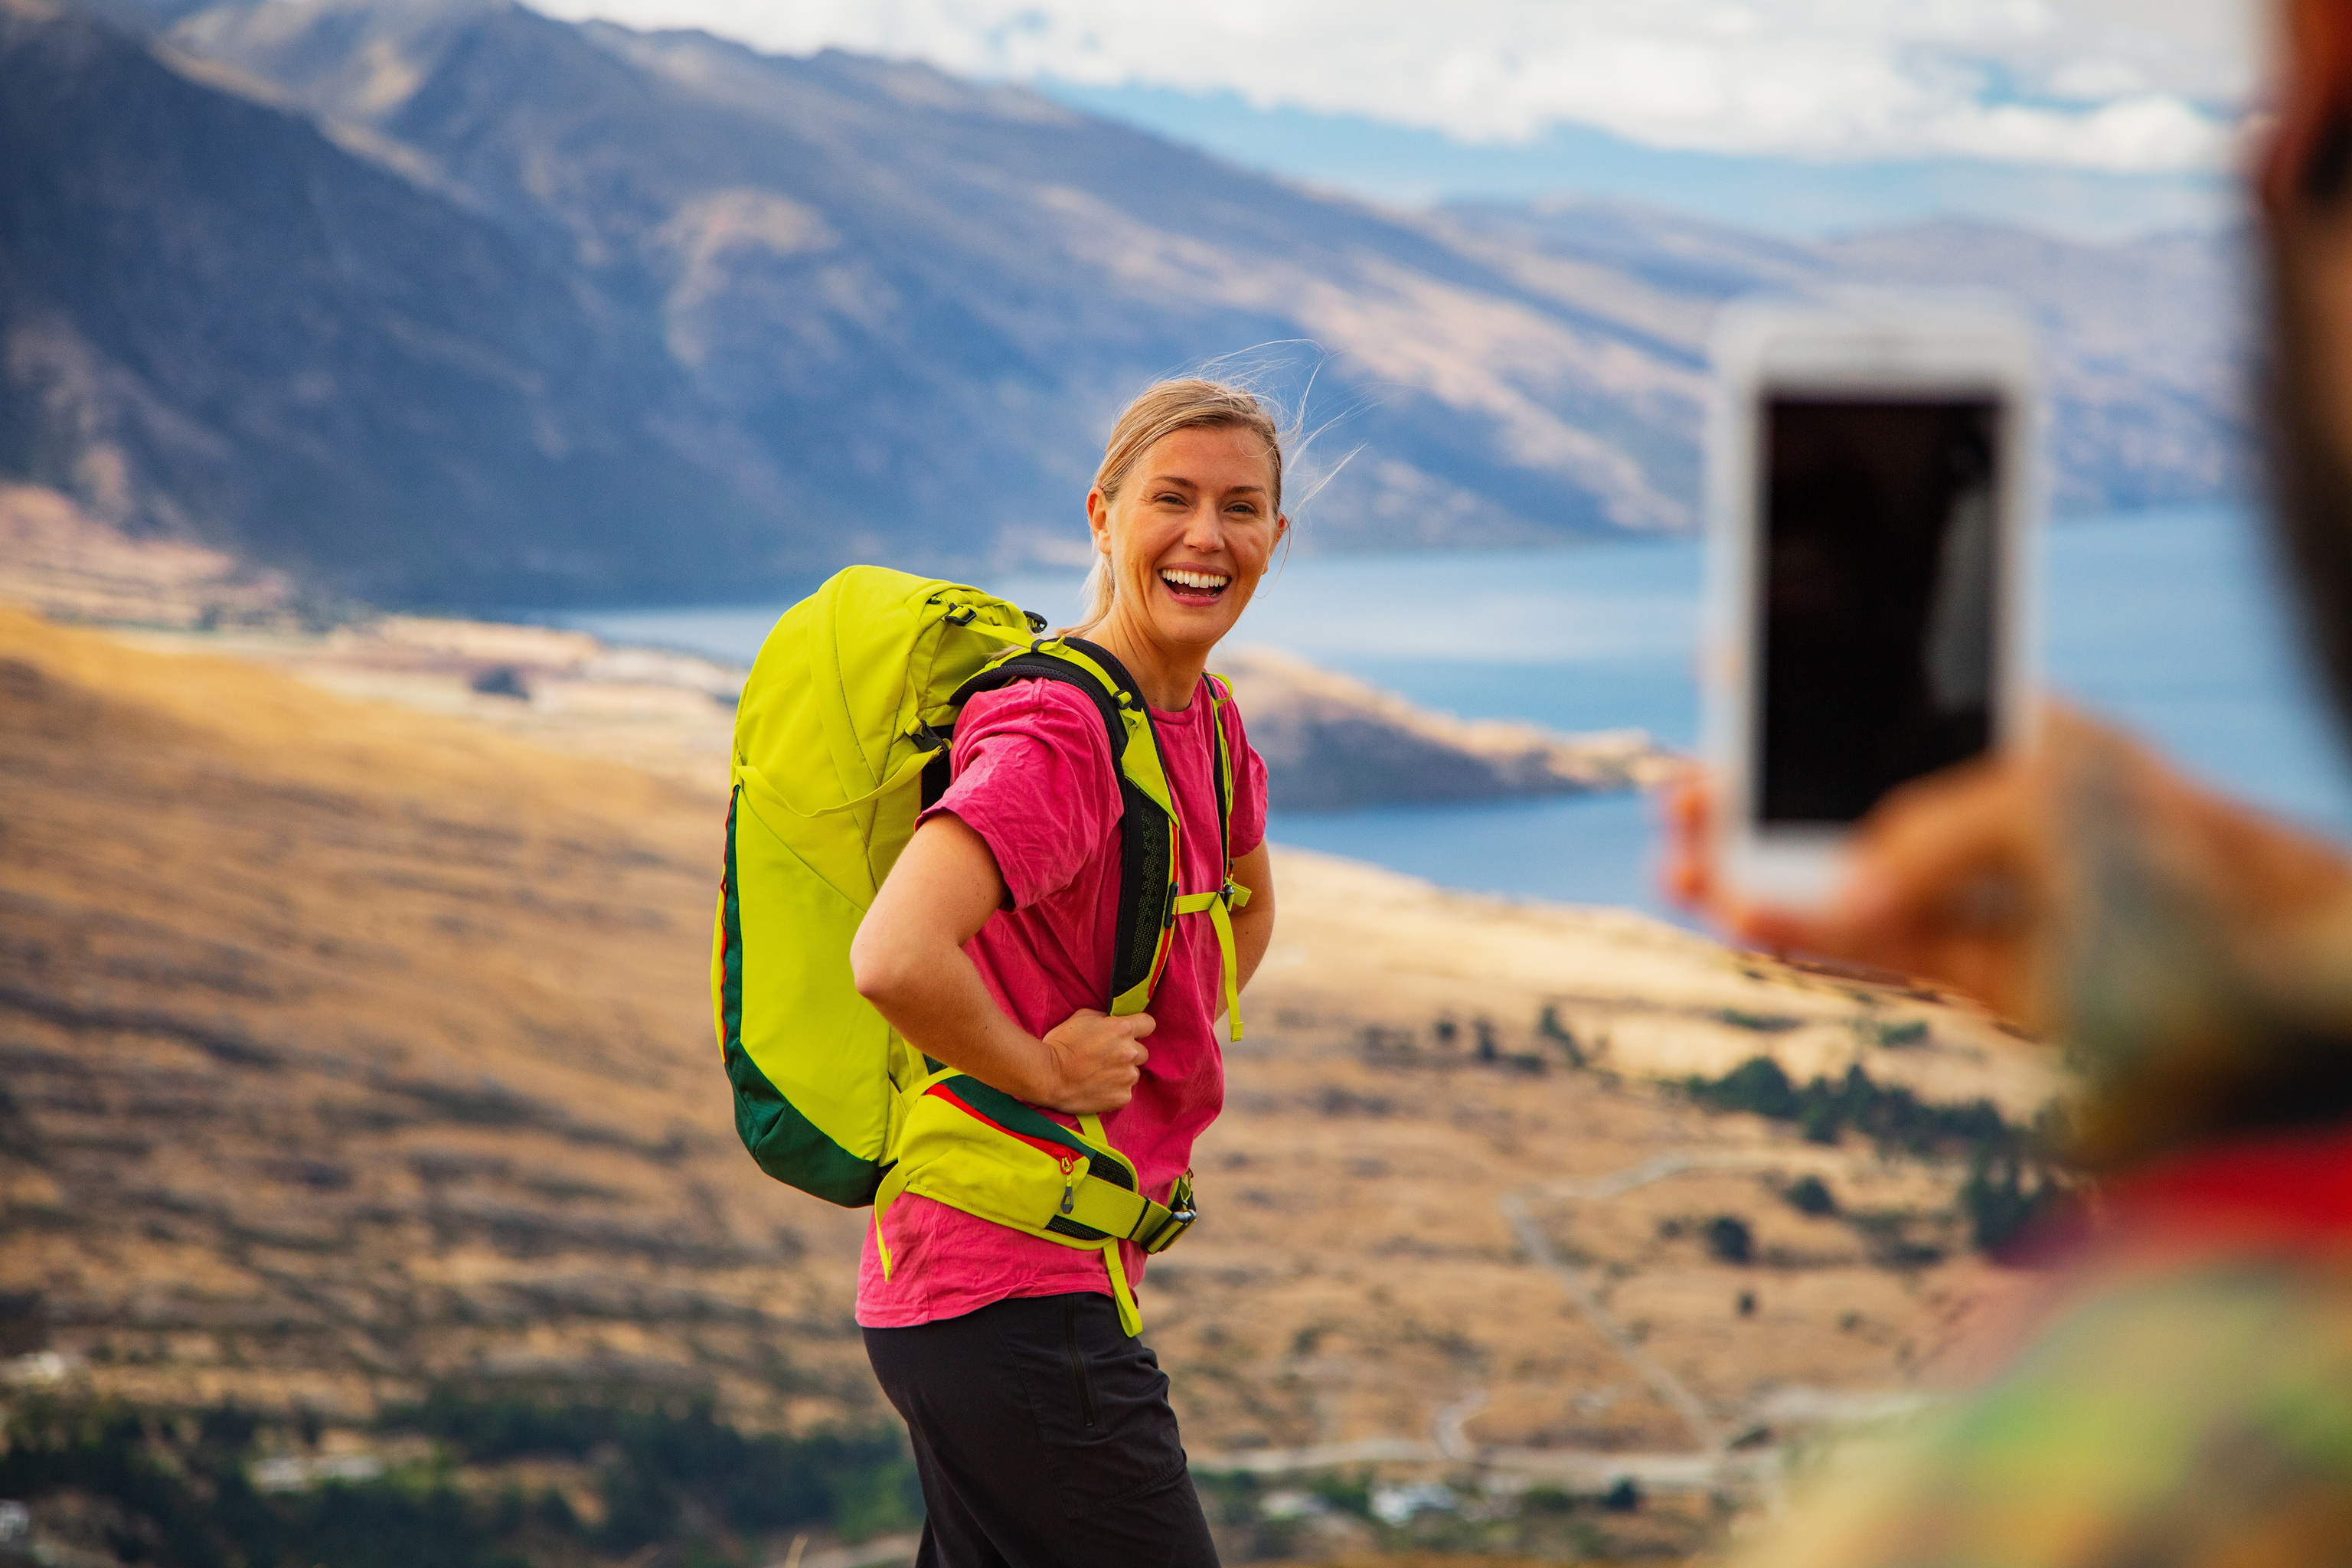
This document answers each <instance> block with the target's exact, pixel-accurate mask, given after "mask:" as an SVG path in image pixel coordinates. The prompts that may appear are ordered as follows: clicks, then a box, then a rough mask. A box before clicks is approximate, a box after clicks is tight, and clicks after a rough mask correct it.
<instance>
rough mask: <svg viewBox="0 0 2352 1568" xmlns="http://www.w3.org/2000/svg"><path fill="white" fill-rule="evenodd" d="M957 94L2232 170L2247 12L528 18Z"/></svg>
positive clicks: (2191, 0)
mask: <svg viewBox="0 0 2352 1568" xmlns="http://www.w3.org/2000/svg"><path fill="white" fill-rule="evenodd" d="M535 3H537V4H539V5H541V8H543V9H545V10H548V11H550V12H551V13H553V14H555V15H559V16H570V17H581V16H604V17H608V18H610V19H612V20H614V21H617V22H622V23H625V24H627V25H629V26H640V27H661V26H673V27H676V26H698V27H707V28H709V30H710V31H712V32H715V33H719V34H721V35H724V36H727V37H735V38H740V39H741V40H743V41H745V42H747V43H750V44H752V45H754V46H755V47H761V48H765V49H770V50H775V51H778V52H782V53H791V54H804V53H809V52H812V51H814V50H815V49H819V48H822V47H827V46H835V47H843V48H848V49H855V50H858V51H861V52H865V53H870V54H879V55H885V56H889V57H893V58H911V59H921V60H925V61H928V62H929V63H930V64H933V65H936V66H938V67H940V68H943V69H946V70H950V71H953V72H956V73H959V74H962V75H968V76H980V77H988V78H995V79H1015V80H1034V79H1060V80H1063V81H1066V82H1072V83H1077V84H1083V85H1088V86H1098V87H1113V86H1142V87H1154V88H1169V89H1177V90H1181V91H1188V92H1216V91H1225V92H1233V93H1235V94H1238V95H1239V96H1241V97H1242V98H1243V99H1244V100H1247V101H1248V102H1250V103H1252V104H1253V105H1255V106H1257V107H1260V108H1287V109H1300V110H1311V111H1317V112H1322V113H1332V114H1349V115H1359V116H1367V117H1370V118H1372V119H1377V120H1381V121H1389V122H1391V123H1394V124H1399V125H1406V126H1412V127H1417V128H1422V129H1427V130H1433V131H1437V132H1443V133H1444V134H1445V135H1447V136H1450V137H1452V138H1454V139H1455V140H1456V141H1459V142H1465V143H1470V144H1498V143H1501V144H1510V143H1522V142H1527V141H1528V140H1531V139H1533V138H1535V137H1538V136H1540V135H1541V134H1542V133H1543V132H1546V131H1547V130H1549V129H1550V128H1552V127H1554V126H1558V125H1562V124H1580V125H1590V126H1594V127H1598V128H1600V129H1601V130H1604V131H1608V132H1612V133H1614V134H1616V135H1619V136H1622V137H1625V138H1627V139H1629V140H1632V141H1635V142H1643V143H1645V144H1648V145H1651V146H1657V147H1670V148H1682V149H1692V150H1703V151H1713V152H1738V153H1775V154H1783V155H1790V156H1797V157H1813V158H1826V159H1871V160H1877V159H1890V158H1920V157H1937V156H1962V157H1971V158H1990V159H1996V160H2003V161H2009V162H2014V163H2032V164H2046V165H2054V166H2059V167H2072V168H2080V169H2094V170H2104V171H2111V172H2120V173H2140V172H2168V171H2192V170H2203V169H2214V168H2219V167H2222V166H2224V165H2226V164H2227V163H2229V162H2230V160H2231V143H2232V140H2233V127H2234V123H2235V121H2236V119H2237V117H2238V111H2239V108H2240V106H2241V105H2242V103H2243V102H2244V101H2245V100H2246V98H2247V96H2248V94H2249V92H2250V90H2251V89H2250V83H2251V81H2252V62H2253V60H2254V58H2255V57H2256V55H2257V54H2258V52H2259V51H2258V47H2257V42H2256V39H2255V37H2254V22H2253V10H2254V0H1448V3H1447V4H1445V5H1442V6H1441V5H1430V4H1428V3H1427V0H1187V3H1186V4H1183V5H1170V4H1168V3H1167V0H796V3H794V4H792V5H775V4H773V3H772V0H535Z"/></svg>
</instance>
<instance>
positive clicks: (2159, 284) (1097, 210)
mask: <svg viewBox="0 0 2352 1568" xmlns="http://www.w3.org/2000/svg"><path fill="white" fill-rule="evenodd" d="M125 22H130V23H134V24H140V25H142V26H144V27H145V28H146V31H144V32H143V33H142V34H139V35H137V36H134V34H133V33H131V32H125V31H119V30H116V29H117V26H118V25H119V24H123V23H125ZM0 213H5V222H0V274H5V276H6V277H7V278H8V279H9V280H10V287H9V288H8V289H7V290H6V291H5V297H0V344H5V353H0V479H13V480H17V481H23V482H27V483H33V484H38V485H42V486H46V487H47V488H50V489H57V490H59V491H62V492H64V493H66V494H68V495H69V496H71V497H72V498H73V499H74V500H75V502H76V503H77V504H78V505H79V506H81V507H82V508H83V509H85V510H89V511H90V512H91V513H93V514H94V515H96V516H98V517H100V519H102V520H103V521H107V522H108V523H110V524H112V525H115V526H118V527H121V528H124V529H127V530H129V531H131V533H132V534H134V535H139V534H161V535H163V536H167V537H171V538H174V539H178V540H181V541H183V542H193V543H195V544H199V545H202V546H205V547H206V548H210V549H215V550H218V551H223V552H227V553H228V554H229V555H231V556H233V557H234V558H236V559H237V560H239V561H241V562H244V563H247V564H248V565H249V566H251V567H253V568H255V569H274V570H278V571H282V572H287V573H289V574H293V575H295V576H296V577H297V578H299V580H300V581H301V582H302V584H304V586H305V589H306V591H308V592H310V593H313V594H321V593H323V594H340V595H353V596H357V597H361V598H364V599H367V600H370V601H371V602H375V603H385V604H397V605H410V606H415V605H442V606H448V605H476V606H479V605H509V606H511V605H530V604H540V605H546V604H555V603H565V602H590V601H599V602H607V603H610V602H615V601H621V602H630V601H634V602H639V603H643V602H648V601H652V600H657V599H674V600H679V601H686V600H692V599H698V598H701V599H708V598H709V597H711V596H713V595H723V594H733V595H743V594H770V593H774V592H776V591H777V590H779V589H781V588H789V587H791V586H792V585H793V584H798V583H802V582H803V581H804V580H805V579H806V578H807V577H808V576H809V574H813V573H816V572H820V571H822V570H824V569H825V568H828V567H830V566H833V565H836V564H839V563H844V562H845V561H847V560H850V559H858V558H863V559H883V560H890V561H894V562H897V563H903V564H908V565H926V566H935V567H940V568H942V569H952V570H955V571H957V572H959V573H962V572H967V571H971V570H976V569H977V568H978V567H980V566H981V565H983V564H985V565H992V566H1000V567H1001V566H1005V565H1010V564H1014V563H1023V562H1030V561H1046V560H1057V559H1059V558H1060V556H1061V554H1062V553H1064V552H1066V551H1067V550H1068V549H1069V548H1071V546H1070V545H1069V542H1068V541H1067V540H1066V539H1064V538H1062V537H1061V536H1059V535H1057V534H1052V533H1048V532H1047V531H1044V530H1043V529H1042V528H1041V526H1040V524H1039V522H1038V521H1037V520H1038V519H1039V518H1041V517H1045V516H1050V515H1055V514H1056V513H1057V512H1066V509H1067V507H1068V506H1069V505H1070V504H1071V503H1072V501H1073V500H1074V498H1075V497H1076V495H1077V494H1079V493H1080V491H1081V490H1082V489H1083V486H1084V484H1085V482H1086V479H1087V476H1088V474H1089V473H1090V472H1091V468H1092V458H1091V453H1092V451H1093V449H1094V444H1095V443H1096V442H1097V440H1099V438H1100V436H1101V434H1102V432H1103V430H1104V428H1105V427H1106V426H1107V424H1108V420H1109V418H1110V416H1111V415H1112V412H1113V411H1114V410H1115V409H1116V408H1117V407H1118V405H1119V404H1120V403H1121V402H1122V401H1123V400H1124V399H1125V398H1126V397H1127V396H1129V395H1131V394H1132V393H1133V392H1134V391H1135V390H1136V389H1137V388H1138V387H1139V386H1140V385H1141V384H1143V383H1144V382H1146V381H1148V380H1149V379H1150V378H1151V377H1153V376H1155V375H1159V374H1165V373H1166V372H1167V371H1168V370H1169V369H1170V368H1171V367H1174V366H1182V365H1187V364H1193V363H1201V362H1203V361H1208V360H1215V359H1219V358H1220V357H1221V356H1234V355H1237V354H1238V355H1242V356H1243V361H1242V362H1239V363H1246V362H1247V361H1248V360H1249V359H1250V358H1251V356H1252V354H1253V352H1254V351H1256V350H1259V349H1261V348H1263V347H1265V346H1266V345H1275V347H1273V348H1272V349H1270V350H1269V351H1268V353H1267V354H1266V355H1264V356H1258V357H1270V358H1271V359H1273V360H1276V361H1286V362H1288V363H1287V364H1286V368H1278V369H1276V370H1272V371H1269V373H1268V374H1270V375H1271V376H1272V379H1273V382H1274V383H1275V384H1277V385H1278V386H1285V387H1289V388H1292V389H1296V388H1297V386H1298V385H1300V384H1302V383H1303V381H1304V379H1305V377H1306V374H1307V372H1308V371H1310V370H1313V369H1315V368H1317V367H1318V366H1320V370H1321V374H1320V379H1319V381H1318V385H1319V386H1320V387H1321V388H1322V389H1323V390H1322V392H1321V393H1320V394H1318V398H1317V400H1316V404H1315V406H1314V407H1312V408H1310V409H1308V410H1307V423H1308V426H1310V427H1319V426H1323V425H1325V424H1326V423H1327V422H1330V421H1336V423H1333V424H1332V425H1331V427H1330V428H1328V430H1326V431H1325V432H1324V434H1323V436H1322V437H1321V439H1320V440H1319V441H1318V442H1317V443H1316V444H1315V447H1314V452H1313V454H1312V455H1310V456H1309V458H1307V460H1306V461H1305V462H1304V464H1303V465H1302V468H1301V478H1302V480H1303V481H1305V484H1311V483H1312V482H1313V481H1314V480H1315V479H1317V478H1318V477H1323V476H1327V475H1328V473H1329V472H1330V470H1331V469H1332V468H1334V466H1335V465H1337V464H1338V462H1339V459H1340V458H1343V457H1347V456H1349V454H1352V460H1350V461H1348V462H1347V463H1346V464H1345V466H1344V467H1342V468H1339V472H1338V477H1337V479H1334V480H1333V481H1332V482H1331V484H1330V485H1329V486H1328V489H1325V490H1324V491H1323V492H1322V494H1321V495H1320V496H1319V497H1318V499H1317V500H1316V503H1315V504H1314V505H1313V506H1312V507H1311V508H1309V509H1307V513H1306V519H1307V527H1306V528H1305V529H1304V531H1303V532H1302V535H1301V538H1302V545H1303V547H1307V548H1320V549H1330V550H1338V549H1351V548H1370V547H1395V546H1400V545H1412V546H1437V547H1459V546H1479V545H1499V544H1526V543H1537V542H1556V541H1559V540H1562V539H1568V538H1572V537H1576V536H1578V535H1580V534H1589V533H1591V532H1594V531H1615V530H1626V529H1634V530H1643V529H1679V528H1685V527H1687V526H1689V525H1690V523H1691V522H1692V520H1693V516H1694V511H1693V509H1694V505H1695V497H1696V471H1697V470H1696V463H1697V438H1698V429H1699V409H1700V404H1701V398H1702V395H1703V392H1704V374H1703V360H1704V352H1703V345H1704V338H1705V331H1706V322H1707V321H1708V319H1709V316H1710V314H1711V312H1712V311H1713V310H1714V309H1715V308H1716V306H1717V305H1718V304H1719V303H1720V302H1721V301H1722V300H1725V299H1727V298H1729V297H1731V296H1733V295H1736V294H1739V293H1744V292H1748V291H1751V290H1754V289H1780V290H1784V291H1795V292H1799V293H1804V292H1816V291H1820V290H1823V289H1837V288H1843V287H1847V286H1851V285H1854V284H1858V283H1859V284H1874V285H1921V284H1927V285H1936V286H1947V285H1953V284H1968V285H1976V286H1988V287H1991V288H1994V289H2000V290H2003V291H2007V292H2009V293H2011V295H2013V296H2015V297H2017V298H2018V299H2019V300H2021V302H2022V303H2023V305H2024V306H2025V307H2026V308H2027V309H2029V310H2031V311H2032V313H2033V315H2034V316H2035V317H2036V319H2037V321H2039V322H2040V323H2041V325H2042V328H2043V329H2044V331H2045V335H2046V341H2047V344H2048V349H2049V353H2048V361H2049V365H2048V368H2049V372H2050V384H2051V386H2052V389H2053V397H2054V406H2053V415H2054V424H2053V440H2054V443H2055V447H2054V450H2055V457H2056V462H2055V475H2054V478H2055V483H2056V489H2057V493H2058V495H2059V498H2060V500H2061V503H2062V504H2063V505H2064V506H2066V507H2068V508H2070V509H2084V508H2095V507H2101V506H2110V505H2123V504H2149V503H2156V502H2164V501H2180V500H2199V499H2207V498H2211V497H2213V496H2216V495H2218V494H2222V493H2225V492H2228V491H2230V490H2231V489H2232V488H2233V487H2235V486H2237V485H2239V484H2240V483H2241V482H2242V473H2241V469H2242V462H2241V454H2240V446H2241V444H2242V443H2241V425H2242V420H2241V417H2240V413H2239V411H2240V408H2241V406H2242V398H2241V396H2240V388H2239V384H2238V383H2239V379H2240V364H2239V362H2240V359H2241V356H2242V351H2241V345H2242V342H2244V337H2243V333H2242V324H2241V322H2240V320H2239V317H2238V315H2237V313H2236V312H2235V311H2234V310H2231V308H2230V302H2231V300H2234V298H2235V288H2234V285H2233V283H2232V282H2231V279H2234V277H2235V276H2236V271H2235V268H2234V263H2233V260H2232V252H2231V249H2230V247H2229V245H2228V243H2227V242H2226V241H2208V240H2200V239H2189V238H2182V239H2171V240H2159V241H2153V242H2149V243H2147V244H2142V245H2136V246H2122V247H2095V246H2080V245H2067V244H2064V243H2062V242H2058V241H2054V240H2049V239H2045V238H2042V237H2035V236H2031V235H2024V234H2021V233H2018V232H2016V231H2011V230H2003V229H1997V228H1987V227H1949V226H1946V227H1931V228H1927V229H1916V230H1904V231H1896V232H1892V233H1888V234H1883V235H1874V236H1864V237H1855V238H1853V239H1849V240H1844V241H1840V242H1837V243H1835V244H1822V245H1795V244H1790V243H1786V242H1780V241H1774V240H1769V239H1765V238H1761V237H1756V236H1752V235H1745V234H1740V233H1738V232H1736V231H1732V230H1727V229H1721V228H1716V227H1711V226H1706V225H1703V224H1696V223H1691V222H1686V221H1683V220H1676V219H1672V218H1667V217H1664V216H1660V215H1656V214H1648V213H1643V212H1639V211H1629V210H1627V209H1622V208H1605V207H1592V206H1576V205H1566V206H1561V205H1552V206H1541V207H1535V208H1510V209H1498V208H1493V207H1464V208H1458V209H1454V210H1451V211H1448V212H1445V213H1442V214H1437V215H1414V214H1402V213H1395V212H1387V211H1381V210H1376V209H1373V208H1370V207H1367V206H1364V205H1359V204H1356V203H1352V202H1349V201H1345V200H1341V199H1339V198H1336V197H1333V196H1330V195H1327V194H1318V193H1314V192H1308V191H1303V190H1300V189H1297V188H1294V187H1292V186H1288V185H1286V184H1281V183H1279V182H1276V181H1273V180H1269V179H1266V178H1264V177H1261V176H1258V175H1255V174H1248V173H1246V172H1244V171H1241V170H1237V169H1235V168H1233V167H1231V166H1229V165H1226V164H1223V163H1218V162H1216V161H1215V160H1213V159H1211V158H1208V157H1205V156H1202V155H1201V154H1198V153H1193V152H1191V151H1188V150H1186V149H1183V148H1181V147H1178V146H1175V145H1173V144H1171V143H1169V142H1163V141H1160V140H1159V139H1156V138H1154V137H1151V136H1150V135H1147V134H1144V133H1142V132H1138V131H1135V130H1132V129H1129V128H1126V127H1122V126H1118V125H1115V124H1112V123H1108V122H1106V121H1099V120H1096V119H1092V118H1089V117H1087V116H1085V115H1082V114H1079V113H1076V112H1075V111H1073V110H1068V109H1066V108H1064V107H1062V106H1060V105H1057V104H1055V103H1054V102H1052V101H1051V100H1047V99H1045V98H1044V97H1041V96H1039V95H1037V94H1034V93H1032V92H1029V91H1026V90H1024V89H1013V88H1008V87H1002V86H992V85H983V84H975V83H971V82H964V81H959V80H956V79H950V78H948V77H945V76H942V75H940V74H939V73H937V72H935V71H932V70H929V69H927V68H921V67H917V66H909V65H898V64H890V63H886V62H883V61H878V60H872V59H865V58H856V57H851V56H846V55H842V54H838V53H828V54H824V55H819V56H816V57H814V58H806V59H797V58H772V57H763V56H760V55H757V54H755V53H752V52H751V51H749V50H747V49H744V48H742V47H738V46H735V45H732V44H728V43H725V42H722V41H720V40H718V39H715V38H712V37H708V36H706V35H702V34H696V33H660V34H645V33H635V32H630V31H627V30H625V29H621V28H617V27H614V26H603V25H594V26H572V25H568V24H564V23H561V22H557V21H554V20H552V19H550V18H548V17H545V16H540V15H538V14H536V13H534V12H531V11H530V10H529V9H527V8H525V7H523V6H520V5H515V4H512V3H510V0H267V3H261V0H227V3H225V4H220V5H213V6H209V7H203V6H193V7H192V6H190V5H185V4H183V3H182V0H89V4H88V5H72V4H70V3H69V0H5V5H0ZM1233 363H1236V362H1231V361H1228V364H1229V366H1230V365H1231V364H1233ZM1302 488H1305V485H1304V484H1303V485H1302ZM949 520H952V522H951V523H950V521H949Z"/></svg>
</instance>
